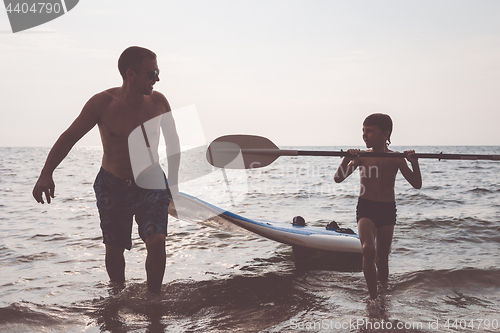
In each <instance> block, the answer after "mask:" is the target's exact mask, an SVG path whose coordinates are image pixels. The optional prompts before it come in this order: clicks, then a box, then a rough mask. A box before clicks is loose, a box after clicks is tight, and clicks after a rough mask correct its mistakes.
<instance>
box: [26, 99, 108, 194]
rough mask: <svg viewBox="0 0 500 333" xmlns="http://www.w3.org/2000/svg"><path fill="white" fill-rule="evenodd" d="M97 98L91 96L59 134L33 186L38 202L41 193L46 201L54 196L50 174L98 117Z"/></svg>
mask: <svg viewBox="0 0 500 333" xmlns="http://www.w3.org/2000/svg"><path fill="white" fill-rule="evenodd" d="M99 104H100V103H99V98H98V95H96V96H94V97H92V98H91V99H90V100H89V101H88V102H87V104H85V106H84V107H83V109H82V112H81V113H80V115H79V116H78V117H77V118H76V119H75V121H73V123H72V124H71V126H70V127H69V128H68V129H67V130H66V131H64V133H62V134H61V136H59V139H57V141H56V143H55V144H54V146H53V147H52V149H51V150H50V152H49V155H48V156H47V160H46V161H45V165H44V167H43V169H42V172H41V173H40V176H39V178H38V180H37V182H36V184H35V187H34V188H33V197H34V198H35V200H36V201H37V202H39V203H42V204H43V203H44V201H43V193H45V198H46V199H47V203H49V204H50V198H51V197H52V198H54V191H55V184H54V180H53V178H52V174H53V172H54V170H55V169H56V168H57V166H58V165H59V164H60V163H61V162H62V160H63V159H64V158H65V157H66V156H67V155H68V153H69V151H70V150H71V148H73V146H74V145H75V143H76V142H77V141H78V140H80V139H81V138H82V137H83V136H84V135H85V134H86V133H87V132H88V131H90V130H91V129H92V128H93V127H94V126H95V125H96V124H97V121H98V119H99V116H98V112H99Z"/></svg>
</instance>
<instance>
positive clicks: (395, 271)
mask: <svg viewBox="0 0 500 333" xmlns="http://www.w3.org/2000/svg"><path fill="white" fill-rule="evenodd" d="M292 148H293V147H292ZM295 148H300V149H305V150H339V149H341V148H343V149H346V148H352V147H295ZM412 148H413V149H416V151H417V152H421V153H424V152H425V153H439V152H443V153H464V154H500V147H499V146H470V147H465V146H446V147H437V146H430V147H416V148H415V147H412ZM394 149H396V150H399V151H403V150H405V149H407V148H406V147H394ZM189 151H191V150H188V153H186V156H185V158H184V157H183V165H182V167H181V180H182V182H183V183H181V185H180V189H181V191H182V192H184V193H187V194H190V195H193V196H195V197H198V198H200V199H202V200H204V201H207V202H209V203H211V204H213V205H216V206H219V207H222V208H224V209H227V210H230V211H232V212H234V213H237V214H239V215H242V216H244V217H247V218H251V219H264V220H270V221H282V222H290V223H291V221H292V219H293V217H294V216H298V215H300V216H302V217H304V219H305V220H306V222H307V223H308V224H309V225H312V226H318V227H324V226H326V224H327V223H329V222H331V221H332V220H335V221H336V222H337V223H338V224H339V225H340V226H341V227H344V228H351V229H354V230H356V220H355V210H356V203H357V197H358V194H359V191H360V187H359V174H358V172H355V173H354V174H352V175H351V176H350V177H349V178H347V179H346V180H345V181H344V182H343V183H341V184H336V183H334V181H333V175H334V173H335V171H336V169H337V167H338V165H339V164H340V161H341V160H340V158H338V157H303V156H300V157H280V158H278V159H277V160H276V161H275V162H273V163H271V164H270V165H269V166H266V167H263V168H259V169H252V170H227V172H226V174H225V175H224V173H223V172H222V170H220V169H215V168H212V167H210V166H207V165H206V162H205V164H203V161H204V153H203V149H201V150H200V149H198V150H196V149H194V150H193V151H192V153H189ZM48 152H49V148H45V147H42V148H36V147H28V148H23V147H11V148H9V147H0V156H1V159H0V270H1V274H0V332H203V333H205V332H500V161H471V160H441V161H439V160H433V159H421V160H420V166H421V171H422V178H423V186H422V188H421V189H419V190H417V189H414V188H412V187H411V186H410V185H409V184H408V183H407V182H406V181H405V179H404V178H403V177H402V175H401V174H399V175H398V176H397V179H396V187H395V192H396V202H397V224H396V226H395V231H394V240H393V243H392V248H391V254H390V259H389V263H390V275H389V282H388V284H387V285H386V286H381V295H380V298H379V300H378V302H377V304H376V305H374V304H372V303H370V302H369V301H368V298H369V297H368V292H367V288H366V284H365V279H364V276H363V272H362V270H361V265H360V262H359V260H358V259H357V258H350V257H349V256H348V255H343V254H335V255H336V256H337V257H336V258H337V259H336V260H331V261H328V260H326V261H323V260H319V261H318V263H317V265H316V264H313V263H311V264H310V265H303V264H299V263H298V262H296V260H295V257H294V255H293V252H292V248H291V246H289V245H285V244H280V243H277V242H274V241H271V240H268V239H266V238H263V237H261V236H258V235H255V234H251V233H249V232H245V231H244V230H240V229H238V228H234V227H233V228H230V226H229V224H228V225H224V223H211V222H210V220H206V221H203V220H200V219H196V218H189V217H183V216H181V215H179V217H178V218H175V217H173V216H170V217H169V226H168V236H167V267H166V273H165V277H164V280H163V286H162V293H161V295H159V296H155V295H151V294H149V292H148V291H147V287H146V275H145V269H144V264H145V258H146V249H145V246H144V244H143V242H142V241H141V239H140V238H139V236H138V233H137V228H136V226H134V230H133V234H132V238H133V247H132V249H131V251H126V253H125V258H126V264H127V266H126V284H125V286H122V287H120V286H116V285H113V284H111V283H110V282H109V279H108V276H107V273H106V269H105V265H104V245H103V244H102V236H101V231H100V227H99V215H98V211H97V208H96V203H95V195H94V192H93V182H94V179H95V177H96V174H97V172H98V171H99V168H100V165H101V158H102V148H100V147H75V148H74V149H73V150H72V151H71V152H70V153H69V155H68V156H67V157H66V159H65V160H64V161H63V162H62V163H61V165H60V166H59V167H58V168H57V170H56V171H55V173H54V180H55V183H56V190H55V198H54V199H53V201H52V203H51V204H47V203H45V204H43V205H42V204H38V203H36V201H35V200H34V199H33V197H32V194H31V192H32V189H33V186H34V184H35V182H36V180H37V177H38V175H39V173H40V170H41V168H42V167H43V164H44V162H45V159H46V157H47V154H48ZM162 163H163V164H165V163H166V162H165V156H164V155H162ZM226 179H227V182H226ZM219 222H220V221H219ZM329 255H331V254H328V253H326V254H323V255H322V256H323V257H324V258H326V259H328V256H329ZM339 258H340V259H343V258H344V259H345V260H338V259H339Z"/></svg>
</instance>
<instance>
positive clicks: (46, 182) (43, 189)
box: [33, 175, 56, 204]
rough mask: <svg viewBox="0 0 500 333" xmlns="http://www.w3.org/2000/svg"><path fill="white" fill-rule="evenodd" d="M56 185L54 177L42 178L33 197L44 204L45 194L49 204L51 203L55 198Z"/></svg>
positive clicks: (36, 185)
mask: <svg viewBox="0 0 500 333" xmlns="http://www.w3.org/2000/svg"><path fill="white" fill-rule="evenodd" d="M55 188H56V185H55V184H54V180H53V179H52V176H51V175H50V176H40V178H38V181H37V182H36V184H35V187H34V188H33V197H34V198H35V200H36V202H40V203H42V204H43V203H44V201H43V193H45V198H46V199H47V203H50V198H51V197H52V198H54V191H55Z"/></svg>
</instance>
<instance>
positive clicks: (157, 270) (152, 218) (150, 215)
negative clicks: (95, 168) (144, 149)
mask: <svg viewBox="0 0 500 333" xmlns="http://www.w3.org/2000/svg"><path fill="white" fill-rule="evenodd" d="M118 68H119V70H120V74H121V76H122V78H123V84H122V86H121V87H116V88H111V89H108V90H105V91H103V92H101V93H98V94H96V95H95V96H93V97H92V98H90V100H89V101H88V102H87V103H86V104H85V106H84V107H83V109H82V111H81V113H80V115H79V116H78V117H77V118H76V119H75V121H74V122H73V123H72V124H71V126H70V127H69V128H68V129H67V130H66V131H65V132H64V133H62V134H61V136H60V137H59V139H58V140H57V141H56V143H55V144H54V146H53V147H52V149H51V151H50V153H49V155H48V157H47V161H46V162H45V166H44V167H43V169H42V172H41V174H40V177H39V179H38V181H37V183H36V184H35V187H34V189H33V196H34V198H35V199H36V201H37V202H40V203H42V204H43V203H44V200H43V196H42V194H43V193H45V197H46V200H47V203H49V204H50V201H51V198H54V189H55V185H54V181H53V178H52V174H53V172H54V170H55V169H56V167H57V166H58V165H59V164H60V163H61V161H62V160H63V159H64V158H65V157H66V155H67V154H68V153H69V151H70V150H71V148H72V147H73V146H74V145H75V143H76V142H77V141H78V140H80V139H81V138H82V137H83V136H84V135H85V134H86V133H87V132H88V131H90V130H91V129H92V128H93V127H94V126H95V125H96V124H97V125H98V126H99V132H100V134H101V141H102V145H103V152H104V154H103V158H102V167H101V170H100V172H99V174H98V176H97V178H96V181H95V183H94V190H95V192H96V198H97V206H98V208H99V215H100V219H101V229H102V232H103V242H104V244H105V246H106V257H105V261H106V270H107V272H108V275H109V278H110V280H111V281H112V282H116V283H119V284H123V283H124V282H125V258H124V256H123V253H124V251H125V248H127V249H128V250H130V248H131V245H132V242H131V230H132V224H133V222H132V217H133V215H135V218H136V221H137V224H138V225H139V235H140V236H141V238H142V239H143V240H144V242H145V243H146V248H147V258H146V273H147V286H148V290H149V291H151V292H153V293H156V294H157V293H159V292H160V290H161V284H162V280H163V275H164V272H165V263H166V253H165V237H166V234H167V217H168V205H169V202H170V197H169V186H168V183H167V182H166V179H164V181H165V183H166V184H165V185H166V186H163V188H165V187H166V189H145V188H141V187H139V186H138V185H137V184H136V183H135V181H134V172H133V168H132V163H131V158H130V154H129V135H130V133H131V132H132V131H133V130H134V129H136V128H137V127H139V126H140V127H141V128H142V129H143V130H144V125H143V124H144V123H145V122H147V121H148V120H151V119H153V118H156V119H161V124H160V125H161V127H162V131H163V134H164V136H165V142H166V145H167V156H168V169H169V170H168V171H169V172H168V179H169V182H170V192H171V195H172V196H173V197H174V198H175V197H177V195H178V187H177V172H178V169H179V161H180V146H179V139H178V136H177V132H176V129H175V123H174V121H173V118H172V115H171V112H170V111H171V110H170V105H169V103H168V101H167V99H166V98H165V96H163V95H162V94H161V93H159V92H156V91H153V86H154V84H155V83H156V82H158V81H160V78H159V69H158V64H157V61H156V55H155V54H154V53H153V52H152V51H150V50H148V49H145V48H141V47H136V46H133V47H129V48H127V49H126V50H125V51H123V53H122V54H121V56H120V59H119V60H118ZM144 139H145V141H146V142H148V140H147V133H146V131H145V130H144ZM150 139H151V138H150ZM147 146H148V147H149V146H150V144H149V143H147ZM136 177H137V175H136ZM159 188H161V186H160V187H159Z"/></svg>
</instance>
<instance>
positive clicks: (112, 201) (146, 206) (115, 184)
mask: <svg viewBox="0 0 500 333" xmlns="http://www.w3.org/2000/svg"><path fill="white" fill-rule="evenodd" d="M165 184H166V185H167V186H166V187H167V189H166V190H148V189H143V188H141V187H139V186H137V185H136V184H135V182H134V181H133V180H125V179H120V178H117V177H115V176H114V175H112V174H111V173H109V172H107V171H106V170H104V169H103V168H102V167H101V170H100V171H99V173H98V174H97V177H96V180H95V182H94V191H95V195H96V198H97V208H98V209H99V216H100V218H101V230H102V235H103V242H104V244H109V245H114V246H118V247H123V248H126V249H128V250H130V249H131V247H132V224H133V216H134V215H135V220H136V222H137V224H138V226H139V236H140V237H141V239H142V240H143V241H146V239H147V238H148V237H149V236H150V235H154V234H164V235H166V234H167V224H168V205H169V203H170V196H169V191H168V182H167V179H166V177H165Z"/></svg>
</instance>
